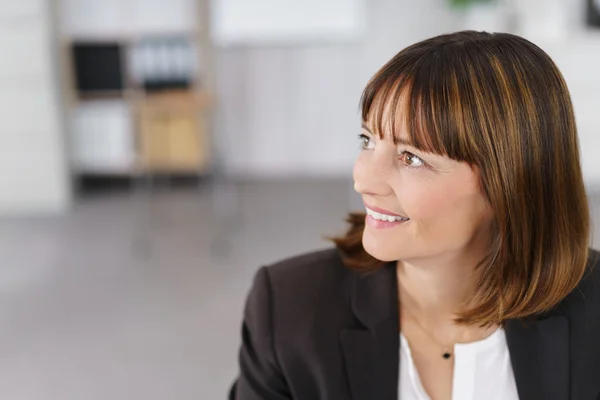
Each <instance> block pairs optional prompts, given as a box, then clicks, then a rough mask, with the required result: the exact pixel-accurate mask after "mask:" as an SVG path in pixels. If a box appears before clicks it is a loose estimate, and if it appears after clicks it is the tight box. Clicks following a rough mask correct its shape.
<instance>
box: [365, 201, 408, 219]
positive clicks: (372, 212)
mask: <svg viewBox="0 0 600 400" xmlns="http://www.w3.org/2000/svg"><path fill="white" fill-rule="evenodd" d="M365 208H366V210H367V215H369V216H370V217H372V218H373V219H376V220H378V221H384V222H385V221H387V222H404V221H408V220H409V219H410V218H408V217H405V216H403V215H399V214H394V213H392V212H390V211H387V210H384V209H381V208H377V207H373V206H368V205H366V204H365Z"/></svg>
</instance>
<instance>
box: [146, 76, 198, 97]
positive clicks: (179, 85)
mask: <svg viewBox="0 0 600 400" xmlns="http://www.w3.org/2000/svg"><path fill="white" fill-rule="evenodd" d="M191 86H192V85H191V82H190V80H189V79H173V78H171V79H147V80H145V81H144V90H145V91H146V92H149V93H152V92H160V91H164V90H173V89H189V88H190V87H191Z"/></svg>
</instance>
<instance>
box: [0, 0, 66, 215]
mask: <svg viewBox="0 0 600 400" xmlns="http://www.w3.org/2000/svg"><path fill="white" fill-rule="evenodd" d="M51 21H52V13H51V10H50V8H49V2H47V1H45V0H23V1H19V2H16V1H3V2H1V3H0V54H2V58H1V59H0V87H2V90H0V121H2V123H1V124H0V214H9V213H47V212H51V213H55V212H61V211H64V210H65V209H66V208H67V207H68V206H69V203H70V188H69V179H68V173H67V167H66V161H65V160H66V159H65V154H64V148H63V139H64V138H63V131H62V120H61V115H60V108H59V107H60V99H59V93H58V79H57V77H58V72H57V68H56V59H55V57H56V53H55V51H56V50H57V49H56V46H55V43H53V41H52V26H51Z"/></svg>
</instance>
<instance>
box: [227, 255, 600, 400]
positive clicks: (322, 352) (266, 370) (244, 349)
mask: <svg viewBox="0 0 600 400" xmlns="http://www.w3.org/2000/svg"><path fill="white" fill-rule="evenodd" d="M589 254H590V261H589V262H588V267H589V269H588V272H587V273H586V275H585V277H584V279H583V280H582V282H581V283H580V285H579V287H578V288H577V289H575V290H574V291H573V292H572V293H571V294H570V295H569V296H567V298H566V299H564V300H563V301H562V302H561V303H560V304H559V305H558V306H557V307H556V308H554V309H553V310H552V311H551V312H550V313H548V314H547V315H545V316H543V317H537V318H535V319H531V320H528V321H524V320H511V321H508V322H507V323H506V326H505V331H506V338H507V342H508V347H509V351H510V357H511V360H512V366H513V370H514V373H515V379H516V383H517V389H518V392H519V398H520V400H538V399H539V400H597V399H600V268H593V267H594V266H595V264H597V261H596V260H597V259H598V253H597V252H596V251H594V250H590V253H589ZM397 291H398V288H397V281H396V274H395V263H393V262H392V263H388V264H387V265H386V266H385V267H383V268H381V269H379V270H377V271H375V272H372V273H368V274H364V273H358V272H355V271H352V270H350V269H348V268H346V267H345V266H344V265H343V264H342V262H341V259H340V257H339V253H338V251H337V250H336V249H327V250H322V251H318V252H314V253H309V254H304V255H300V256H297V257H294V258H290V259H287V260H284V261H281V262H279V263H277V264H275V265H271V266H269V267H262V268H261V269H260V270H259V271H258V272H257V274H256V276H255V278H254V284H253V286H252V289H251V291H250V294H249V296H248V299H247V302H246V307H245V313H244V321H243V326H242V345H241V348H240V352H239V367H240V372H239V376H238V378H237V380H236V381H235V383H234V385H233V386H232V388H231V391H230V398H231V399H237V400H283V399H300V400H317V399H331V400H338V399H339V400H345V399H353V400H379V399H386V400H392V399H394V400H395V399H397V398H398V371H399V321H398V301H397V299H398V295H397Z"/></svg>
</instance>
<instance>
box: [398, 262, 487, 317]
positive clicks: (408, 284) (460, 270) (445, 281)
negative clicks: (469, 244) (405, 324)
mask: <svg viewBox="0 0 600 400" xmlns="http://www.w3.org/2000/svg"><path fill="white" fill-rule="evenodd" d="M477 262H478V259H474V257H468V256H462V257H461V256H454V257H445V258H442V257H440V258H436V259H427V260H401V261H398V263H397V279H398V292H399V295H400V299H399V300H400V303H401V304H402V306H403V307H405V308H408V309H409V310H411V311H412V312H414V313H418V314H421V315H425V316H426V318H427V319H433V320H446V321H448V320H453V319H454V317H455V316H456V314H457V313H459V312H460V311H461V310H463V309H464V307H465V306H467V305H468V304H469V301H470V300H471V299H472V298H473V294H474V293H475V289H476V287H477V282H478V280H479V274H478V273H477V272H476V270H475V267H476V265H477Z"/></svg>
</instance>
